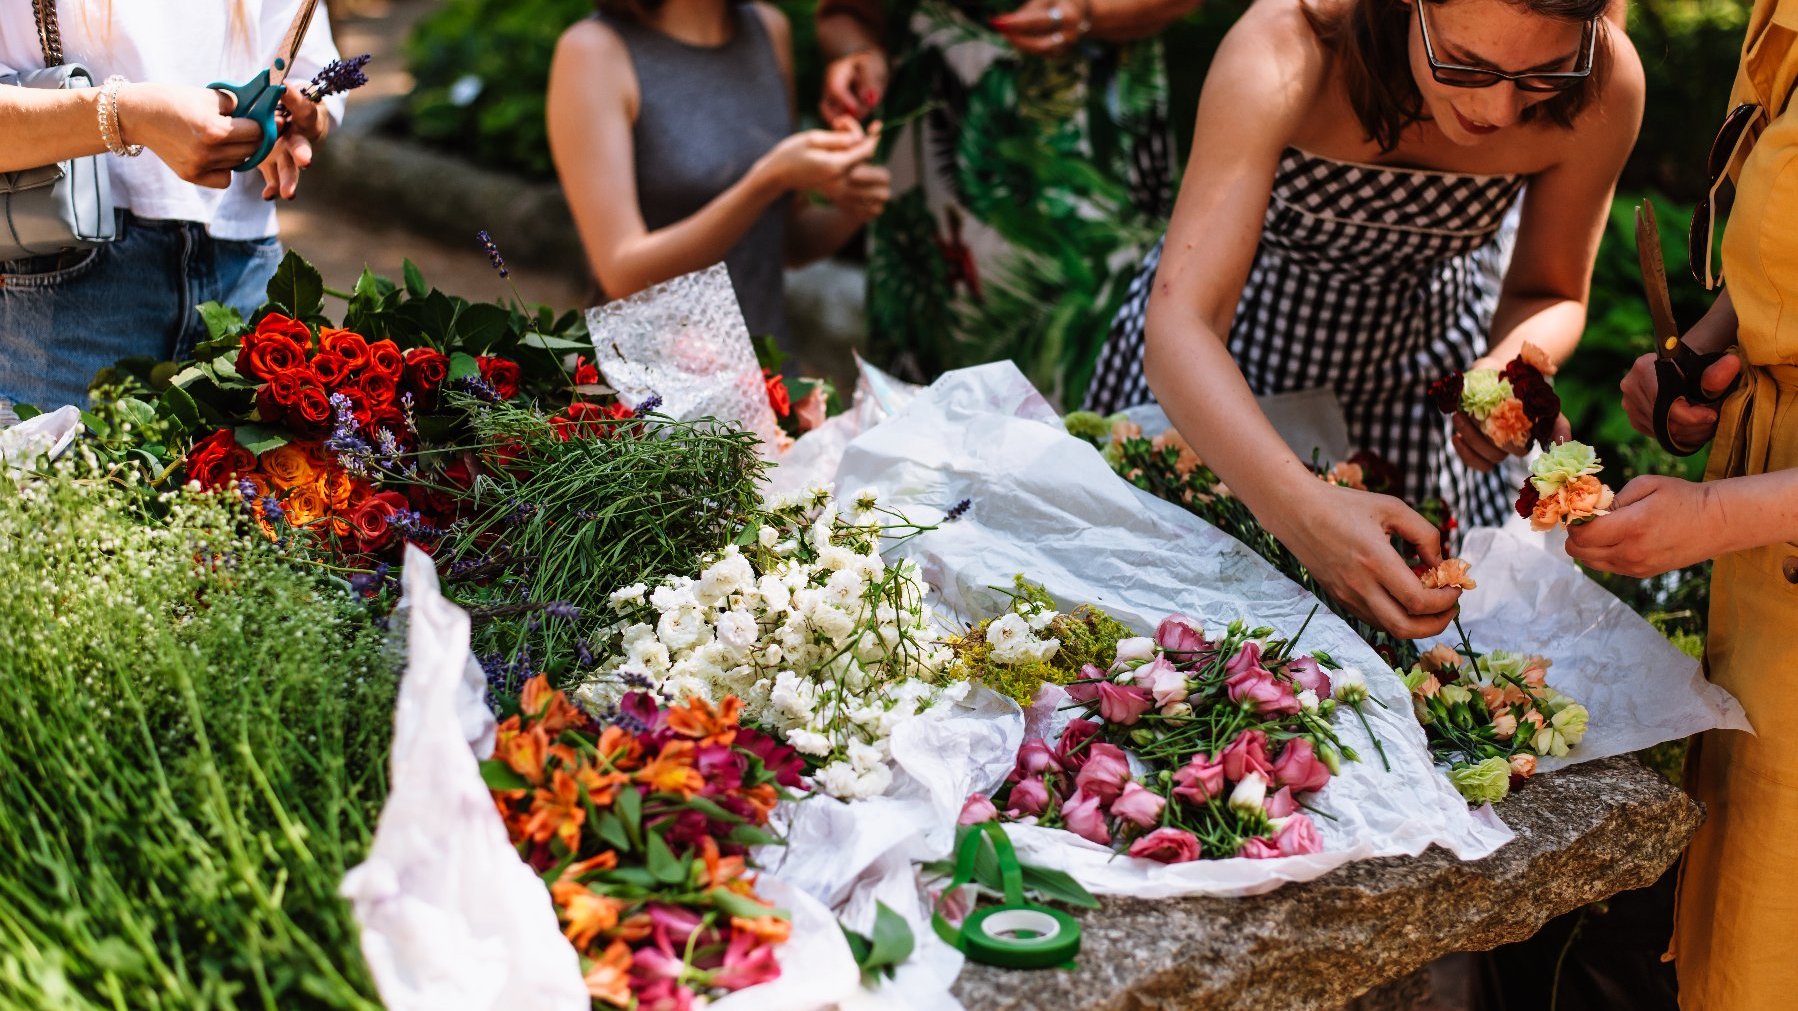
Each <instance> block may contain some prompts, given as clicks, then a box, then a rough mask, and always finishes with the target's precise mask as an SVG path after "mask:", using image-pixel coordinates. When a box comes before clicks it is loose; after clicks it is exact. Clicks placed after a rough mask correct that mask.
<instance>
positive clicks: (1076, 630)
mask: <svg viewBox="0 0 1798 1011" xmlns="http://www.w3.org/2000/svg"><path fill="white" fill-rule="evenodd" d="M1011 596H1012V605H1011V608H1010V610H1009V613H1012V614H1017V615H1020V616H1023V617H1025V618H1029V617H1031V616H1034V615H1040V614H1042V613H1043V612H1053V611H1054V610H1055V601H1054V600H1053V599H1052V598H1051V597H1050V596H1049V593H1048V591H1047V590H1045V589H1043V588H1042V587H1041V586H1039V585H1037V584H1036V583H1032V582H1030V581H1029V580H1027V579H1025V578H1024V577H1023V576H1021V575H1020V576H1017V577H1016V578H1015V579H1014V580H1013V589H1012V594H1011ZM991 624H992V619H989V620H987V621H983V622H981V623H980V624H978V625H976V626H974V627H973V628H971V629H969V630H968V631H967V632H965V633H963V634H961V635H956V636H951V637H949V638H948V639H947V640H946V642H947V643H948V645H949V646H950V647H951V648H952V649H954V650H955V654H956V661H955V664H954V666H953V667H952V668H951V671H950V672H951V674H953V675H954V676H955V677H959V678H965V679H968V680H977V681H979V682H980V683H981V684H984V685H986V686H987V687H988V688H991V689H992V690H994V691H996V692H998V693H1000V694H1001V695H1005V696H1008V697H1010V698H1012V699H1014V700H1016V701H1017V702H1018V704H1019V705H1026V706H1027V705H1029V704H1030V703H1031V701H1032V700H1034V699H1035V698H1036V694H1037V692H1038V691H1040V690H1041V689H1042V686H1043V685H1044V684H1058V685H1065V684H1070V683H1072V682H1073V681H1075V680H1078V679H1079V677H1080V669H1081V668H1082V667H1084V666H1085V665H1087V664H1089V663H1090V664H1096V665H1097V666H1100V667H1109V666H1110V665H1111V661H1112V660H1113V658H1115V657H1116V656H1117V645H1118V640H1120V639H1127V638H1129V637H1130V636H1132V635H1135V634H1136V633H1135V632H1134V631H1132V630H1131V629H1130V626H1128V625H1126V624H1124V623H1123V622H1121V621H1119V620H1118V619H1116V618H1114V617H1112V616H1111V615H1110V614H1108V613H1106V612H1105V611H1104V610H1102V609H1100V608H1097V607H1094V606H1093V605H1091V604H1081V605H1080V606H1079V607H1076V608H1074V610H1073V611H1072V612H1070V613H1067V614H1059V613H1058V614H1056V615H1055V617H1054V618H1053V619H1051V620H1050V621H1049V623H1048V625H1046V626H1044V628H1043V629H1042V630H1041V632H1039V633H1038V635H1039V636H1042V637H1049V638H1054V639H1056V640H1057V641H1059V642H1060V643H1061V646H1060V648H1058V649H1057V650H1056V651H1055V655H1054V656H1052V657H1050V658H1049V659H1047V660H1043V661H1034V660H1032V661H1025V662H1023V663H1015V664H1005V663H999V662H998V661H995V660H994V659H993V656H992V653H993V649H992V646H991V645H990V644H988V642H987V641H986V630H987V627H988V626H989V625H991Z"/></svg>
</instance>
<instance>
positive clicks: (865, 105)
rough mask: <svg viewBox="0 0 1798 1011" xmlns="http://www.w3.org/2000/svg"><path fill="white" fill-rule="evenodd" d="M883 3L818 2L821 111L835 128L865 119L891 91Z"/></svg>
mask: <svg viewBox="0 0 1798 1011" xmlns="http://www.w3.org/2000/svg"><path fill="white" fill-rule="evenodd" d="M885 18H886V12H885V11H884V10H883V9H882V8H881V4H880V0H819V3H818V18H817V26H818V49H819V51H820V52H822V53H823V56H824V62H825V67H824V95H823V98H822V99H821V100H820V102H819V112H820V113H821V114H822V115H823V117H824V122H825V123H827V124H829V125H831V126H835V125H836V124H837V121H838V120H840V119H841V118H843V117H845V116H847V117H849V118H850V119H857V120H859V119H862V118H863V117H865V116H867V115H868V114H869V113H871V112H873V111H874V107H875V106H877V105H879V104H880V98H881V96H882V95H884V94H886V89H887V73H888V67H887V51H886V44H885V42H884V41H883V40H882V39H881V31H880V26H881V24H882V23H883V21H884V20H885Z"/></svg>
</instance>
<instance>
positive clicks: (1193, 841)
mask: <svg viewBox="0 0 1798 1011" xmlns="http://www.w3.org/2000/svg"><path fill="white" fill-rule="evenodd" d="M1130 855H1131V856H1133V857H1142V858H1143V859H1145V860H1159V861H1161V862H1162V863H1164V864H1183V863H1186V862H1187V861H1189V860H1197V859H1198V858H1199V840H1198V838H1197V837H1196V836H1194V835H1193V834H1192V833H1191V832H1188V831H1186V830H1185V829H1180V828H1174V827H1173V826H1171V825H1170V826H1168V827H1166V828H1158V829H1156V830H1155V831H1153V832H1150V833H1149V834H1148V835H1146V836H1143V837H1142V838H1141V839H1138V840H1136V841H1135V842H1133V843H1131V844H1130Z"/></svg>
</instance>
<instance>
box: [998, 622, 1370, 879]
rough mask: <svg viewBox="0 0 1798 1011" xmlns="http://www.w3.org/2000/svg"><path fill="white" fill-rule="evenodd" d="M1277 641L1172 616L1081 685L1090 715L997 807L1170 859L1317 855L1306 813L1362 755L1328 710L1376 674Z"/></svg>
mask: <svg viewBox="0 0 1798 1011" xmlns="http://www.w3.org/2000/svg"><path fill="white" fill-rule="evenodd" d="M1272 635H1273V630H1272V629H1268V628H1256V629H1249V628H1245V627H1244V625H1243V624H1242V623H1241V622H1234V623H1232V624H1231V625H1230V626H1229V627H1228V628H1227V629H1225V630H1224V632H1223V633H1222V634H1221V635H1220V636H1219V637H1217V638H1216V639H1211V638H1208V637H1207V636H1206V634H1205V632H1204V631H1203V630H1202V629H1201V628H1200V627H1199V625H1198V624H1197V623H1195V622H1193V621H1192V620H1191V619H1189V618H1187V617H1185V616H1183V615H1173V616H1170V617H1168V618H1167V619H1165V620H1164V621H1162V623H1161V625H1160V626H1159V627H1158V628H1157V629H1156V632H1155V636H1154V638H1147V637H1137V638H1130V639H1125V640H1123V641H1121V642H1119V643H1118V644H1117V648H1116V653H1115V657H1114V658H1113V660H1112V663H1111V665H1110V666H1109V667H1108V668H1100V667H1098V666H1092V665H1089V666H1088V667H1087V668H1086V669H1085V672H1084V673H1085V677H1084V678H1083V679H1082V680H1080V681H1078V682H1075V683H1074V684H1072V685H1070V686H1069V689H1068V691H1069V694H1070V695H1071V696H1072V697H1073V698H1074V699H1075V700H1076V702H1077V703H1078V704H1079V705H1080V707H1081V708H1082V709H1083V710H1084V713H1085V715H1084V717H1083V718H1080V719H1076V720H1073V721H1072V722H1070V723H1069V724H1068V726H1067V728H1066V729H1065V730H1064V731H1063V732H1062V734H1061V737H1060V739H1059V740H1058V741H1057V742H1055V743H1054V744H1050V742H1048V741H1046V740H1043V739H1041V738H1034V739H1031V740H1028V741H1026V742H1025V743H1024V746H1023V748H1022V749H1021V750H1020V751H1019V752H1018V760H1017V765H1016V767H1015V768H1014V769H1013V770H1012V773H1011V775H1010V776H1009V777H1008V778H1007V780H1006V782H1005V785H1004V787H1003V788H1002V789H1001V790H1000V791H999V793H998V795H997V796H996V797H995V798H993V800H992V801H991V802H990V803H991V804H992V806H993V808H994V810H997V811H1002V812H1003V813H1004V816H1005V817H1008V818H1012V819H1026V818H1028V819H1033V820H1034V821H1035V823H1037V824H1041V825H1047V826H1051V827H1060V828H1065V829H1067V830H1068V831H1070V832H1073V833H1075V834H1076V835H1079V836H1081V837H1082V838H1085V839H1088V840H1091V841H1092V842H1096V843H1099V844H1101V845H1109V846H1117V847H1120V848H1123V849H1125V850H1126V851H1127V852H1128V853H1129V854H1130V855H1131V856H1138V857H1146V858H1148V859H1152V860H1160V861H1162V862H1164V863H1180V862H1184V861H1188V860H1197V859H1200V858H1207V859H1217V858H1225V857H1238V856H1240V857H1259V858H1265V857H1277V856H1292V855H1297V854H1303V853H1315V852H1318V851H1319V850H1320V849H1321V848H1322V842H1321V840H1320V838H1319V836H1318V834H1317V826H1316V824H1315V823H1314V822H1313V821H1312V820H1311V818H1310V816H1309V815H1308V814H1306V813H1304V812H1303V811H1301V810H1300V808H1301V807H1303V806H1304V803H1303V799H1304V797H1305V796H1307V795H1309V794H1310V793H1312V792H1315V791H1317V790H1320V789H1322V788H1323V786H1324V785H1325V784H1326V783H1328V782H1329V781H1330V778H1331V776H1332V775H1334V774H1335V773H1336V772H1337V771H1338V770H1339V769H1340V763H1341V761H1342V760H1343V759H1350V760H1354V759H1355V758H1356V757H1357V756H1356V755H1355V753H1354V751H1353V749H1351V748H1349V747H1348V746H1347V745H1345V744H1343V742H1342V740H1341V739H1340V738H1339V737H1337V735H1336V733H1335V731H1334V730H1332V729H1331V726H1330V717H1331V714H1332V712H1333V711H1334V709H1335V708H1336V706H1337V704H1338V702H1341V703H1343V704H1345V705H1349V706H1351V707H1357V706H1359V705H1360V704H1361V703H1362V702H1363V701H1365V700H1366V699H1367V697H1368V696H1367V682H1366V679H1365V677H1363V676H1362V675H1361V673H1360V672H1359V671H1355V670H1352V669H1347V668H1339V667H1338V666H1337V665H1336V664H1335V663H1334V661H1332V660H1331V659H1330V657H1329V656H1327V655H1324V654H1316V655H1312V656H1299V655H1294V653H1293V649H1292V645H1293V642H1292V640H1281V639H1275V638H1272ZM1357 714H1359V710H1358V709H1357ZM1126 749H1128V751H1126ZM1132 755H1133V756H1134V761H1132V758H1131V756H1132ZM1138 766H1139V767H1141V768H1143V769H1144V770H1145V771H1144V772H1142V773H1140V774H1138V773H1136V772H1133V771H1132V768H1133V767H1138ZM972 803H973V804H974V806H975V807H976V808H978V807H980V805H981V803H983V802H982V801H980V800H976V801H973V802H972Z"/></svg>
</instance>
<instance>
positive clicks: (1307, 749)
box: [1274, 737, 1330, 793]
mask: <svg viewBox="0 0 1798 1011" xmlns="http://www.w3.org/2000/svg"><path fill="white" fill-rule="evenodd" d="M1329 781H1330V768H1329V766H1327V765H1325V764H1324V763H1323V762H1321V761H1319V760H1318V757H1317V752H1316V750H1315V749H1313V748H1312V747H1311V742H1310V741H1308V740H1306V739H1305V738H1303V737H1299V738H1295V739H1293V740H1291V741H1288V742H1286V750H1284V751H1282V752H1280V760H1279V761H1277V762H1275V763H1274V782H1275V783H1278V784H1280V785H1281V786H1289V787H1291V788H1292V791H1293V792H1294V793H1304V792H1306V791H1308V790H1321V789H1323V788H1324V784H1325V783H1328V782H1329Z"/></svg>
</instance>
